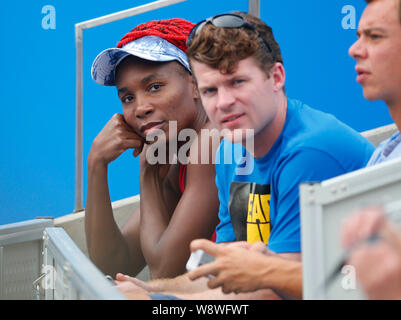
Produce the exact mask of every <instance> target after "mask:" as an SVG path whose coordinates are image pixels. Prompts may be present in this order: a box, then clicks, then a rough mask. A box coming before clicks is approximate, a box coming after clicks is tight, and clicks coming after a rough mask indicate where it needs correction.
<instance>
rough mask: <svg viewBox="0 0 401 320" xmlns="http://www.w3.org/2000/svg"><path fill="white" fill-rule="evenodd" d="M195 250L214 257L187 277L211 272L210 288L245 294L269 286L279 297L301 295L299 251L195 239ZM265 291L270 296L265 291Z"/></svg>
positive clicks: (297, 296) (296, 296)
mask: <svg viewBox="0 0 401 320" xmlns="http://www.w3.org/2000/svg"><path fill="white" fill-rule="evenodd" d="M261 248H262V249H261ZM263 248H264V250H263ZM198 249H201V250H204V251H205V252H206V253H208V254H211V255H213V256H214V257H215V259H216V260H215V261H214V262H212V263H208V264H206V265H203V266H201V267H199V268H197V269H195V270H193V271H191V272H189V274H188V277H189V278H190V279H199V278H201V277H204V276H207V275H213V276H214V277H213V278H211V279H210V280H209V281H208V286H209V288H211V289H214V288H217V287H221V288H222V291H223V293H232V292H234V293H238V292H243V293H246V292H254V291H257V290H260V289H269V288H270V289H273V290H274V291H276V293H278V294H279V295H280V296H284V297H288V296H290V297H293V298H302V264H301V262H300V261H299V260H300V258H301V257H300V254H299V253H296V254H290V253H286V254H274V253H272V252H271V251H269V250H267V249H266V246H265V245H264V244H263V243H257V244H254V245H251V246H249V248H244V247H243V246H242V247H239V246H235V245H234V246H233V245H219V244H214V243H212V242H210V241H207V240H195V241H193V242H192V243H191V250H193V251H194V250H198ZM244 261H246V263H244ZM264 293H265V296H266V294H267V295H268V296H269V292H268V291H267V290H265V291H264ZM270 295H271V293H270ZM250 296H252V295H250ZM271 296H274V295H271ZM269 298H271V297H269Z"/></svg>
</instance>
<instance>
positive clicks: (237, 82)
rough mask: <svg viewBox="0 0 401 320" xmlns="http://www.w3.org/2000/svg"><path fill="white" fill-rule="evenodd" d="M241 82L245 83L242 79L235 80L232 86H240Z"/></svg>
mask: <svg viewBox="0 0 401 320" xmlns="http://www.w3.org/2000/svg"><path fill="white" fill-rule="evenodd" d="M243 82H245V80H244V79H236V80H234V84H241V83H243Z"/></svg>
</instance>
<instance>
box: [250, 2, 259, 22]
mask: <svg viewBox="0 0 401 320" xmlns="http://www.w3.org/2000/svg"><path fill="white" fill-rule="evenodd" d="M248 13H250V14H252V15H254V16H255V17H258V18H260V0H249V9H248Z"/></svg>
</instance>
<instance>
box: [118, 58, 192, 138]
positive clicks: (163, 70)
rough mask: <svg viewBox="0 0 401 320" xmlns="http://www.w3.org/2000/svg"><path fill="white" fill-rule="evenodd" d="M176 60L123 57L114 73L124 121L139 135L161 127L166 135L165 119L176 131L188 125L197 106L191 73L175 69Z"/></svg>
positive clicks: (145, 134)
mask: <svg viewBox="0 0 401 320" xmlns="http://www.w3.org/2000/svg"><path fill="white" fill-rule="evenodd" d="M179 68H180V66H179V65H178V63H177V62H169V63H150V62H146V61H143V60H138V59H135V58H132V57H129V58H126V59H125V60H124V61H123V62H121V65H120V66H119V69H118V72H117V74H116V80H117V81H116V85H117V90H118V97H119V99H120V100H121V103H122V106H123V115H124V119H125V121H126V122H127V123H128V124H129V125H130V126H131V127H132V128H133V129H134V130H135V132H137V133H138V134H139V135H140V136H141V137H143V138H144V139H146V136H147V135H149V134H151V133H153V132H154V130H155V129H160V130H163V131H164V132H165V134H166V137H167V139H169V138H173V137H168V133H169V122H170V121H177V131H178V132H179V131H180V130H182V129H184V128H192V125H193V122H194V119H195V117H196V113H197V108H196V105H195V101H194V92H196V91H195V90H194V87H193V85H192V82H191V79H192V78H191V76H190V75H189V73H188V74H187V73H186V72H184V71H181V72H180V71H179Z"/></svg>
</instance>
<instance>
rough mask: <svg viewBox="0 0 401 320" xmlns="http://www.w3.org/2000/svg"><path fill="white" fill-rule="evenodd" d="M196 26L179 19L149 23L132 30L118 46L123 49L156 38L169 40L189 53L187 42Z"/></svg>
mask: <svg viewBox="0 0 401 320" xmlns="http://www.w3.org/2000/svg"><path fill="white" fill-rule="evenodd" d="M194 26H195V24H193V23H191V22H189V21H187V20H184V19H179V18H174V19H168V20H159V21H156V20H154V21H149V22H146V23H143V24H140V25H139V26H137V27H135V28H134V29H132V30H131V31H130V32H128V33H127V34H126V35H125V36H124V37H122V38H121V40H120V42H118V44H117V48H121V47H122V46H124V45H125V44H127V43H129V42H131V41H134V40H136V39H139V38H142V37H146V36H156V37H160V38H163V39H165V40H167V41H168V42H170V43H172V44H173V45H175V46H176V47H177V48H179V49H181V50H182V51H184V52H186V51H187V46H186V41H187V38H188V35H189V33H190V32H191V30H192V28H193V27H194Z"/></svg>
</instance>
